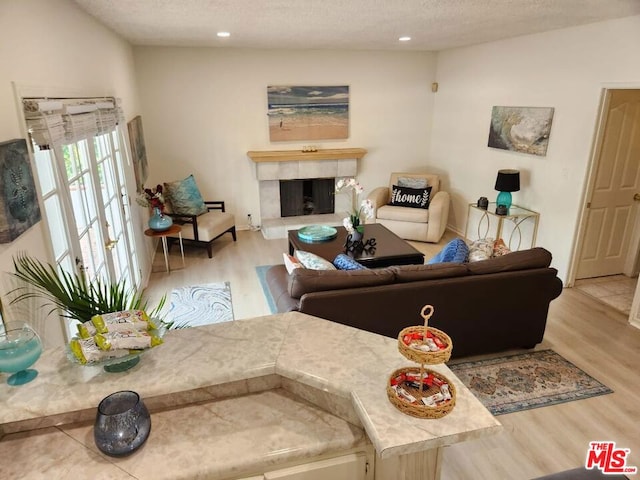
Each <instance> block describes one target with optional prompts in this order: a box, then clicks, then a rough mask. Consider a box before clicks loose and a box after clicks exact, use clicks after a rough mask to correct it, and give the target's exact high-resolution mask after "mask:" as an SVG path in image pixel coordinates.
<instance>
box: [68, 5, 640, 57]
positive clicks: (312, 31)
mask: <svg viewBox="0 0 640 480" xmlns="http://www.w3.org/2000/svg"><path fill="white" fill-rule="evenodd" d="M74 1H75V3H77V4H78V5H79V6H80V7H81V8H82V9H83V10H85V11H86V12H88V13H89V14H91V15H92V16H94V17H95V18H97V19H98V20H99V21H100V22H101V23H103V24H104V25H106V26H108V27H109V28H110V29H112V30H114V31H115V32H117V33H119V34H120V35H122V36H123V37H124V38H126V39H127V40H129V41H130V42H131V43H132V44H134V45H162V46H201V47H202V46H215V47H220V46H225V47H245V48H308V49H357V50H442V49H446V48H452V47H460V46H465V45H472V44H476V43H482V42H489V41H493V40H499V39H502V38H509V37H515V36H519V35H526V34H530V33H536V32H543V31H548V30H554V29H558V28H564V27H569V26H575V25H582V24H587V23H593V22H598V21H602V20H607V19H612V18H620V17H626V16H631V15H640V0H74ZM221 30H224V31H228V32H231V37H229V38H226V39H221V38H218V37H217V36H216V32H218V31H221ZM402 35H408V36H410V37H411V38H412V40H411V41H410V42H399V41H398V37H400V36H402Z"/></svg>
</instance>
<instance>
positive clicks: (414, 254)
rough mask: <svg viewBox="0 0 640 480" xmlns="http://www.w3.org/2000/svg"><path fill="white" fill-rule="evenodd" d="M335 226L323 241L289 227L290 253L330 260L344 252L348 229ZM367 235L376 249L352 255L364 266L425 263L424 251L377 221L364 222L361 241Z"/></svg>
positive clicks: (367, 238) (377, 266)
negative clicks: (302, 235)
mask: <svg viewBox="0 0 640 480" xmlns="http://www.w3.org/2000/svg"><path fill="white" fill-rule="evenodd" d="M335 228H336V230H338V236H337V237H336V238H334V239H333V240H329V241H326V242H305V241H303V240H301V239H300V238H299V237H298V230H289V235H288V236H289V254H291V255H293V252H294V251H295V250H304V251H306V252H311V253H314V254H316V255H318V256H319V257H322V258H324V259H325V260H329V261H330V262H333V259H334V258H336V256H337V255H338V254H339V253H345V248H344V243H345V240H346V238H347V230H346V229H345V228H344V227H335ZM370 238H375V239H376V250H375V252H373V253H367V252H362V254H361V255H357V254H354V256H353V258H354V259H355V260H357V261H358V262H359V263H361V264H362V265H364V266H365V267H369V268H379V267H389V266H391V265H421V264H423V263H424V254H423V253H421V252H419V251H418V250H416V249H415V248H413V247H412V246H411V245H410V244H409V243H408V242H406V241H404V240H403V239H401V238H400V237H398V236H397V235H396V234H395V233H393V232H392V231H391V230H389V229H388V228H386V227H385V226H383V225H380V224H379V223H368V224H366V225H365V226H364V237H363V241H365V242H366V241H367V240H369V239H370Z"/></svg>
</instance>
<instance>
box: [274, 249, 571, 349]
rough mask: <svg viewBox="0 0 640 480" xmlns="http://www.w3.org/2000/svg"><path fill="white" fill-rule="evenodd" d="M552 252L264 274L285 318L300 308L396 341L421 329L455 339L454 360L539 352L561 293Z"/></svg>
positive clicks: (276, 270) (281, 268)
mask: <svg viewBox="0 0 640 480" xmlns="http://www.w3.org/2000/svg"><path fill="white" fill-rule="evenodd" d="M550 264H551V253H549V252H548V251H547V250H545V249H544V248H532V249H530V250H523V251H519V252H513V253H510V254H508V255H504V256H502V257H496V258H492V259H489V260H483V261H480V262H475V263H467V264H457V263H440V264H434V265H403V266H394V267H387V268H380V269H371V270H351V271H348V270H307V269H296V270H294V271H293V272H292V273H291V275H289V274H288V273H287V270H286V269H285V267H284V265H275V266H273V267H271V268H270V269H269V270H268V271H267V273H266V279H267V284H268V287H269V290H270V291H271V294H272V295H273V298H274V301H275V303H276V306H277V309H278V311H279V312H287V311H292V310H297V311H300V312H303V313H307V314H309V315H314V316H317V317H321V318H325V319H327V320H332V321H334V322H338V323H342V324H345V325H350V326H352V327H355V328H360V329H362V330H367V331H370V332H374V333H378V334H381V335H386V336H388V337H392V338H395V337H397V335H398V333H399V332H400V330H402V329H403V328H405V327H407V326H411V325H420V324H422V323H423V320H422V317H420V311H421V309H422V307H423V306H424V305H426V304H431V305H433V306H434V308H435V313H434V315H433V317H431V320H430V321H429V325H430V326H433V327H436V328H439V329H441V330H444V331H445V332H446V333H448V334H449V336H450V337H451V338H452V340H453V352H452V356H453V357H461V356H467V355H476V354H482V353H489V352H497V351H501V350H507V349H511V348H533V347H534V346H535V345H536V344H537V343H540V342H541V341H542V338H543V336H544V331H545V327H546V323H547V313H548V310H549V303H550V302H551V301H552V300H553V299H554V298H557V297H558V296H559V295H560V293H561V292H562V281H561V280H560V279H559V278H558V276H557V273H558V272H557V270H556V269H555V268H552V267H550V266H549V265H550Z"/></svg>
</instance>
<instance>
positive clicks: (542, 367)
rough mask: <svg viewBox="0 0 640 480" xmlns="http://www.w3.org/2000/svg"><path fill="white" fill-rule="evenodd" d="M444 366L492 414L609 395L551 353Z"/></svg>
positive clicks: (537, 353) (600, 386)
mask: <svg viewBox="0 0 640 480" xmlns="http://www.w3.org/2000/svg"><path fill="white" fill-rule="evenodd" d="M448 366H449V368H450V369H451V370H452V371H453V373H455V374H456V375H457V376H458V378H460V380H461V381H462V383H464V384H465V385H466V386H467V387H468V388H469V389H470V390H471V391H472V392H473V394H474V395H475V396H476V397H478V399H479V400H480V401H481V402H482V403H483V404H484V406H485V407H487V409H488V410H489V411H490V412H491V413H492V414H494V415H502V414H505V413H513V412H518V411H521V410H529V409H531V408H538V407H546V406H549V405H556V404H558V403H564V402H571V401H573V400H581V399H584V398H589V397H595V396H597V395H604V394H607V393H612V390H611V389H609V388H608V387H606V386H605V385H603V384H602V383H600V382H598V381H597V380H596V379H594V378H593V377H591V376H589V375H587V374H586V373H585V372H583V371H582V370H580V369H579V368H578V367H576V366H575V365H573V364H572V363H571V362H569V361H568V360H566V359H564V358H563V357H561V356H560V355H558V354H557V353H556V352H554V351H553V350H540V351H536V352H530V353H521V354H516V355H509V356H503V357H498V358H492V359H487V360H478V361H471V362H462V363H457V364H453V365H448Z"/></svg>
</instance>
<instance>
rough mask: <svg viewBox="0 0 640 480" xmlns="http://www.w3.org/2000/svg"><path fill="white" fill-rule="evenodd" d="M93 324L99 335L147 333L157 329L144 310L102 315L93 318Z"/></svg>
mask: <svg viewBox="0 0 640 480" xmlns="http://www.w3.org/2000/svg"><path fill="white" fill-rule="evenodd" d="M91 323H92V324H93V326H94V327H95V329H96V330H97V333H107V332H123V331H128V330H139V331H145V330H153V329H156V328H157V327H156V325H155V324H154V323H153V321H152V320H151V319H150V318H149V316H148V315H147V313H146V312H145V311H144V310H123V311H121V312H112V313H102V314H100V315H94V316H93V317H91ZM94 335H95V333H94Z"/></svg>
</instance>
